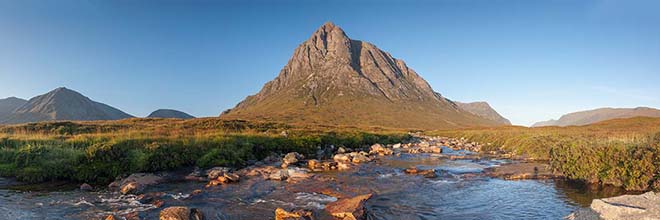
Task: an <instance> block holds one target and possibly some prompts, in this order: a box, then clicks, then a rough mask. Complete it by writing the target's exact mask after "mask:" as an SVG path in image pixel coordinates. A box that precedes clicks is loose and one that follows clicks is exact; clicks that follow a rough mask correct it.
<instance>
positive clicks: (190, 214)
mask: <svg viewBox="0 0 660 220" xmlns="http://www.w3.org/2000/svg"><path fill="white" fill-rule="evenodd" d="M159 219H160V220H202V219H204V214H202V212H201V211H200V210H199V209H195V208H192V209H191V208H188V207H185V206H173V207H167V208H165V209H163V210H162V211H160V218H159Z"/></svg>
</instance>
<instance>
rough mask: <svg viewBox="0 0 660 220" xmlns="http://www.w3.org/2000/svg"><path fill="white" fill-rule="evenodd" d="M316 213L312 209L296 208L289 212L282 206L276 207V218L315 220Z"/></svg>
mask: <svg viewBox="0 0 660 220" xmlns="http://www.w3.org/2000/svg"><path fill="white" fill-rule="evenodd" d="M313 219H314V215H313V213H312V212H311V211H307V210H295V211H292V212H287V211H286V210H284V209H282V208H277V209H275V220H313Z"/></svg>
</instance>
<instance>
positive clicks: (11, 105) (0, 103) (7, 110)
mask: <svg viewBox="0 0 660 220" xmlns="http://www.w3.org/2000/svg"><path fill="white" fill-rule="evenodd" d="M26 102H27V100H25V99H19V98H16V97H9V98H6V99H0V122H2V121H3V120H4V119H5V117H7V116H8V115H10V114H11V113H12V112H14V110H16V109H17V108H19V107H21V106H22V105H24V104H25V103H26Z"/></svg>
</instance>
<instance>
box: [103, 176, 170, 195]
mask: <svg viewBox="0 0 660 220" xmlns="http://www.w3.org/2000/svg"><path fill="white" fill-rule="evenodd" d="M164 181H165V178H164V177H163V176H160V175H156V174H152V173H134V174H131V175H130V176H128V177H126V178H124V179H122V180H120V181H115V182H114V183H111V184H110V188H113V187H114V186H118V187H119V191H120V192H121V193H122V194H139V193H142V192H143V191H144V189H145V188H146V187H147V186H150V185H156V184H159V183H162V182H164Z"/></svg>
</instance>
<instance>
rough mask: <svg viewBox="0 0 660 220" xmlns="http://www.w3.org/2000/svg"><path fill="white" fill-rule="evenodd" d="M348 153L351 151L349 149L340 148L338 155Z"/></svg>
mask: <svg viewBox="0 0 660 220" xmlns="http://www.w3.org/2000/svg"><path fill="white" fill-rule="evenodd" d="M347 152H350V151H349V150H347V149H346V148H344V147H339V149H337V153H338V154H343V153H347Z"/></svg>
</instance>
